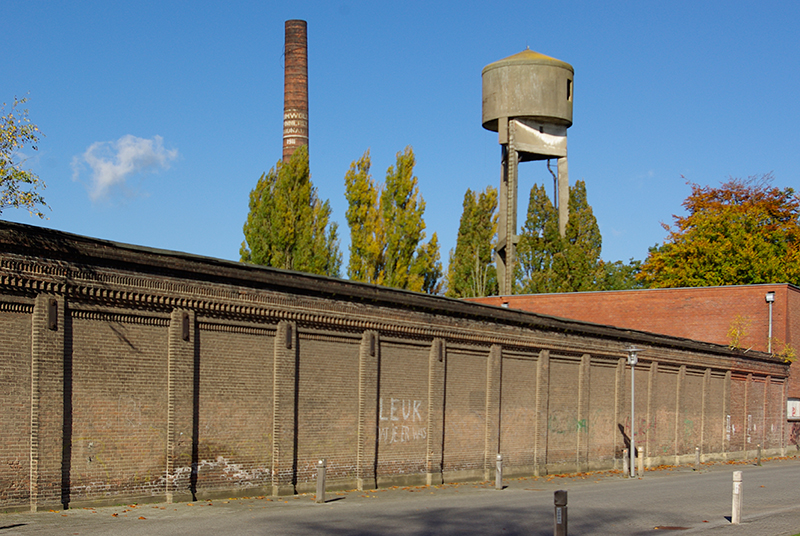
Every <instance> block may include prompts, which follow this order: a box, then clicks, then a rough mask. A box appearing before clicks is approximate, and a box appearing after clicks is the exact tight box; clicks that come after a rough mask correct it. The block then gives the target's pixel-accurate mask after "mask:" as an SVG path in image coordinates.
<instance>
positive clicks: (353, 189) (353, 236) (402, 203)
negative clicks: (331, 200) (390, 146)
mask: <svg viewBox="0 0 800 536" xmlns="http://www.w3.org/2000/svg"><path fill="white" fill-rule="evenodd" d="M414 163H415V160H414V153H413V151H412V150H411V147H406V149H405V151H403V152H400V153H397V162H396V164H395V165H394V166H391V167H390V168H389V169H388V170H387V172H386V181H385V183H384V185H383V186H382V187H379V186H377V185H376V184H375V182H374V180H373V179H372V176H371V175H370V173H369V170H370V166H371V160H370V156H369V151H367V152H366V153H364V156H362V157H361V158H360V159H359V160H358V161H356V162H353V163H352V164H351V165H350V169H349V170H348V172H347V174H346V175H345V197H346V198H347V202H348V210H347V223H348V225H349V227H350V260H349V262H348V266H347V275H348V277H349V278H350V279H352V280H354V281H364V282H367V283H374V284H376V285H384V286H387V287H395V288H402V289H408V290H414V291H422V292H428V293H439V292H440V291H441V277H442V265H441V262H440V261H439V241H438V237H437V236H436V233H433V235H432V236H431V239H430V241H429V242H427V243H424V242H423V241H424V239H425V221H424V219H423V214H424V212H425V200H424V199H422V197H421V196H420V195H419V187H418V181H417V177H415V176H414Z"/></svg>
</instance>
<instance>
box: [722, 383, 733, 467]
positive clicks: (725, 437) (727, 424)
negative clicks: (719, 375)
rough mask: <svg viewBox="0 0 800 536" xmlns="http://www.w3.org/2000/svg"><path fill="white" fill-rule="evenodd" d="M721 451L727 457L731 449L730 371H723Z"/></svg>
mask: <svg viewBox="0 0 800 536" xmlns="http://www.w3.org/2000/svg"><path fill="white" fill-rule="evenodd" d="M720 417H722V453H723V456H724V457H726V458H727V454H728V452H730V450H731V371H730V370H728V371H726V372H725V379H724V380H723V383H722V415H721V416H720Z"/></svg>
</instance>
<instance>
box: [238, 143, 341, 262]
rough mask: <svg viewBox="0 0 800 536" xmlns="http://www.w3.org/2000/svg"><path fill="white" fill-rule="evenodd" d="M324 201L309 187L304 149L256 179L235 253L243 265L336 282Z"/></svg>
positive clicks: (332, 230) (334, 247)
mask: <svg viewBox="0 0 800 536" xmlns="http://www.w3.org/2000/svg"><path fill="white" fill-rule="evenodd" d="M330 215H331V209H330V205H329V203H328V201H327V200H326V201H324V202H323V201H320V200H319V198H318V197H317V190H316V188H314V186H313V184H312V183H311V174H310V172H309V167H308V147H307V146H302V147H299V148H298V149H297V150H295V152H294V154H293V155H292V157H291V159H290V160H289V161H288V162H285V163H284V162H280V161H279V162H278V163H277V164H276V165H275V167H274V168H272V169H270V170H269V172H267V173H264V174H262V175H261V177H260V178H259V179H258V183H257V184H256V187H255V188H254V189H253V190H252V191H251V192H250V212H249V213H248V215H247V221H246V222H245V224H244V236H245V240H244V242H242V247H241V249H240V251H239V253H240V255H241V259H242V261H244V262H250V263H253V264H261V265H265V266H273V267H275V268H283V269H285V270H294V271H298V272H308V273H312V274H320V275H328V276H334V277H336V276H338V275H339V270H340V267H341V263H342V257H341V254H340V253H339V240H338V234H337V225H336V223H335V222H330Z"/></svg>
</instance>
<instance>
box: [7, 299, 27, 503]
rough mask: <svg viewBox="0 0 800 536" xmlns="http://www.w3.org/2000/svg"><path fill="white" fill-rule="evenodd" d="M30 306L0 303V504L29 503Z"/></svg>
mask: <svg viewBox="0 0 800 536" xmlns="http://www.w3.org/2000/svg"><path fill="white" fill-rule="evenodd" d="M32 312H33V307H32V306H31V305H30V304H20V303H7V302H6V303H0V326H2V329H0V385H2V386H3V389H2V391H0V406H2V408H3V418H2V419H0V438H3V439H2V442H0V504H24V503H27V502H28V501H29V499H30V491H31V482H30V476H31V466H30V454H31V453H30V444H29V441H30V435H31V382H30V381H25V380H26V379H28V380H29V379H30V377H31V313H32Z"/></svg>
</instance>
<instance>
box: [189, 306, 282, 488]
mask: <svg viewBox="0 0 800 536" xmlns="http://www.w3.org/2000/svg"><path fill="white" fill-rule="evenodd" d="M274 335H275V331H274V329H268V328H266V327H256V326H246V327H245V326H235V325H234V326H230V325H226V324H221V323H216V322H215V323H212V322H203V323H201V324H200V326H199V330H198V349H199V359H198V361H199V385H198V393H197V397H198V404H197V406H198V416H197V418H198V423H197V424H198V429H197V443H198V444H197V462H196V464H197V484H196V487H197V488H198V489H203V490H212V489H225V490H229V489H241V488H249V487H253V486H263V487H265V488H267V487H269V486H271V484H272V478H271V469H272V452H271V451H272V448H271V447H272V441H271V440H270V438H271V435H272V410H273V408H272V373H273V362H272V359H273V347H274V345H275V340H274ZM183 467H187V466H186V465H183ZM188 467H189V468H190V467H191V465H189V466H188ZM184 471H185V469H184Z"/></svg>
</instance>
